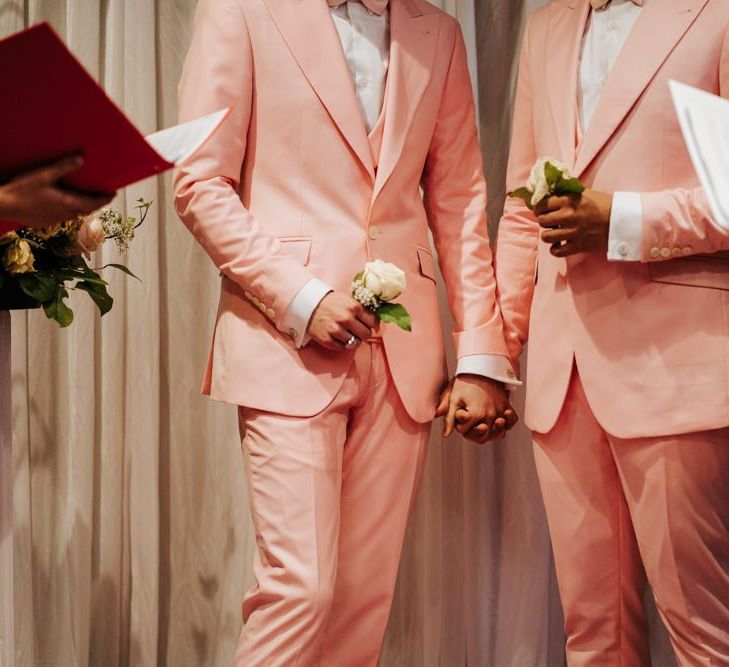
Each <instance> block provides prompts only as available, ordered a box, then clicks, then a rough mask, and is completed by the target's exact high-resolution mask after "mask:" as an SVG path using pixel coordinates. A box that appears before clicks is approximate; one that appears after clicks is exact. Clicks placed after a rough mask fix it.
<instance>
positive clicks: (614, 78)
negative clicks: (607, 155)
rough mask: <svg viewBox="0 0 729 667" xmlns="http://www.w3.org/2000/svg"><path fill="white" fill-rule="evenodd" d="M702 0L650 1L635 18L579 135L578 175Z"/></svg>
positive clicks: (631, 104)
mask: <svg viewBox="0 0 729 667" xmlns="http://www.w3.org/2000/svg"><path fill="white" fill-rule="evenodd" d="M707 2H708V0H652V1H651V2H648V3H646V6H645V9H644V10H643V11H642V13H641V15H640V17H639V18H638V21H637V23H636V24H635V27H634V28H633V31H632V32H631V34H630V36H629V37H628V41H627V42H626V44H625V47H624V48H623V50H622V52H621V54H620V56H619V58H618V61H617V62H616V63H615V67H613V70H612V72H610V76H609V77H608V81H607V84H606V86H605V90H604V91H603V93H602V96H601V97H600V102H599V104H598V106H597V109H596V110H595V115H594V117H593V119H592V122H591V123H590V127H589V128H587V130H586V132H585V137H584V140H583V141H582V144H581V145H580V149H579V151H578V155H577V162H576V164H575V173H577V174H582V173H583V172H584V171H585V169H587V167H589V166H590V163H591V162H592V161H593V160H594V159H595V158H596V157H597V155H598V154H599V153H600V151H601V150H602V148H603V147H604V146H605V144H607V142H608V141H610V138H611V137H612V136H613V134H615V132H616V130H617V129H618V128H619V127H620V125H621V123H622V122H623V120H624V119H625V117H626V116H627V115H628V114H629V113H630V111H631V110H632V109H633V107H634V106H635V104H636V102H637V101H638V100H639V99H640V96H641V95H642V94H643V91H644V90H645V89H646V88H647V87H648V85H649V84H650V82H651V81H652V80H653V78H654V77H655V75H656V73H657V72H658V70H659V69H660V68H661V65H663V63H664V62H665V61H666V59H667V58H668V56H669V55H670V54H671V52H672V51H673V50H674V49H675V48H676V45H677V44H678V43H679V42H680V41H681V38H682V37H683V36H684V35H685V34H686V31H687V30H688V29H689V28H690V27H691V25H692V24H693V22H694V21H695V20H696V18H697V17H698V16H699V14H700V13H701V10H702V9H703V8H704V6H705V5H706V3H707Z"/></svg>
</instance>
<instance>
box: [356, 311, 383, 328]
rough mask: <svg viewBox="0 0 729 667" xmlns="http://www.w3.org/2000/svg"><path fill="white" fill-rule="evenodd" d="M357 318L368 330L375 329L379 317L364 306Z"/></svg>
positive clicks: (357, 313) (358, 312)
mask: <svg viewBox="0 0 729 667" xmlns="http://www.w3.org/2000/svg"><path fill="white" fill-rule="evenodd" d="M356 317H357V319H358V320H359V321H360V322H362V324H363V325H364V326H366V327H367V328H368V329H374V328H375V327H376V326H377V321H378V320H377V315H375V314H374V313H373V312H372V311H371V310H367V308H365V307H364V306H360V308H359V310H358V311H357V312H356Z"/></svg>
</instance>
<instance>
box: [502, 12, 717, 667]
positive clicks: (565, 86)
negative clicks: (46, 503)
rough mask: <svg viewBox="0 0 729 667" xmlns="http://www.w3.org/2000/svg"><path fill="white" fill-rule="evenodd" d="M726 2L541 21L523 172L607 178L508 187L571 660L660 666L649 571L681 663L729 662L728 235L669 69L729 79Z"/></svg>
mask: <svg viewBox="0 0 729 667" xmlns="http://www.w3.org/2000/svg"><path fill="white" fill-rule="evenodd" d="M728 32H729V3H728V2H726V0H612V2H609V1H608V2H606V1H605V0H557V1H555V2H552V3H551V4H549V5H548V6H547V7H545V8H544V9H542V10H540V11H538V12H537V13H536V14H535V15H534V16H533V17H532V19H531V21H530V23H529V26H528V28H527V34H526V38H525V43H524V47H523V53H522V58H521V67H520V75H519V84H518V91H517V101H516V110H515V119H514V138H513V146H512V151H511V160H510V167H509V176H508V181H509V187H510V188H511V189H512V190H513V189H516V188H518V187H520V186H522V185H523V184H524V183H525V182H526V180H527V177H528V175H529V171H530V169H531V167H532V165H533V164H534V163H535V161H536V160H537V158H540V157H552V158H554V159H557V160H560V161H561V162H563V163H565V164H566V165H568V166H569V167H571V168H572V171H573V173H574V175H575V176H577V177H579V178H581V179H582V181H583V182H584V183H585V184H586V185H587V186H588V187H589V188H590V189H588V191H587V192H586V193H585V194H584V195H583V196H582V198H581V199H579V200H572V199H552V200H550V201H549V202H548V204H547V205H545V206H542V207H540V208H539V209H538V210H537V216H535V215H533V214H532V213H531V212H530V211H529V210H528V209H527V208H526V207H525V206H524V205H523V204H522V203H521V202H519V201H518V200H516V199H509V200H508V201H507V205H506V210H505V213H504V217H503V219H502V222H501V227H500V230H499V239H498V250H497V258H496V265H497V279H498V285H499V302H500V305H501V308H502V311H503V316H504V321H505V330H506V335H507V343H508V345H509V350H510V353H511V356H512V358H513V359H517V357H518V356H519V355H520V353H521V351H522V347H523V345H524V344H525V342H526V341H527V338H528V339H529V364H528V378H527V384H528V391H527V407H526V421H527V425H528V426H529V427H530V428H531V429H532V430H533V431H534V432H535V453H536V462H537V469H538V473H539V478H540V481H541V486H542V491H543V495H544V501H545V505H546V508H547V515H548V519H549V527H550V532H551V536H552V543H553V546H554V554H555V561H556V566H557V574H558V580H559V588H560V593H561V597H562V602H563V606H564V611H565V621H566V626H565V627H566V633H567V655H568V662H569V664H570V665H571V666H588V665H589V666H598V665H599V666H606V667H607V666H613V665H616V666H617V665H626V666H630V667H638V666H640V665H648V664H650V662H649V656H648V635H647V629H646V618H645V614H644V611H643V605H642V594H643V588H644V586H643V584H644V578H645V574H647V578H648V581H649V582H650V584H651V585H652V587H653V591H654V594H655V599H656V603H657V606H658V609H659V611H660V613H661V616H662V618H663V620H664V622H665V624H666V627H667V628H668V631H669V633H670V635H671V639H672V642H673V645H674V648H675V651H676V654H677V656H678V660H679V662H680V664H681V665H686V666H690V667H698V666H700V665H706V666H707V667H708V666H709V665H729V252H727V251H729V233H727V232H726V231H725V230H723V229H721V228H720V227H719V226H718V225H717V224H715V223H714V222H713V221H712V217H711V213H710V210H709V206H708V203H707V200H706V197H705V196H704V193H703V192H702V190H701V189H700V188H699V187H698V182H697V177H696V175H695V172H694V170H693V167H692V164H691V161H690V159H689V155H688V153H687V150H686V147H685V145H684V141H683V138H682V136H681V132H680V129H679V125H678V120H677V117H676V114H675V112H674V110H673V106H672V103H671V97H670V93H669V86H668V82H669V80H670V79H678V80H679V81H683V82H685V83H688V84H691V85H693V86H696V87H699V88H703V89H705V90H708V91H710V92H712V93H715V94H723V95H725V96H726V95H729V34H728Z"/></svg>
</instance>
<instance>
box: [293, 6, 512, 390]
mask: <svg viewBox="0 0 729 667" xmlns="http://www.w3.org/2000/svg"><path fill="white" fill-rule="evenodd" d="M330 13H331V16H332V20H333V21H334V25H335V27H336V29H337V33H338V34H339V39H340V41H341V43H342V50H343V51H344V57H345V59H346V61H347V65H348V66H349V71H350V72H351V74H352V80H353V82H354V87H355V92H356V94H357V102H358V104H359V108H360V111H361V112H362V118H363V120H364V123H365V127H366V128H367V131H368V132H371V131H372V129H373V128H374V127H375V125H376V124H377V121H378V120H379V118H380V114H381V113H382V106H383V103H384V97H385V87H386V84H387V73H388V67H389V61H390V20H389V10H388V11H385V12H384V13H383V14H382V15H378V14H373V13H372V12H370V11H369V10H368V9H367V8H366V7H365V6H364V5H363V4H362V3H360V2H346V3H344V4H342V5H340V6H339V7H332V8H330ZM354 273H356V267H355V268H353V271H352V275H354ZM332 291H333V290H332V288H331V287H330V286H329V285H327V284H326V283H324V282H322V281H321V280H318V279H316V278H313V279H312V280H310V281H309V282H308V283H307V284H306V285H304V287H302V288H301V290H300V291H299V292H298V294H297V295H296V296H295V297H294V299H293V301H292V302H291V305H290V306H289V308H288V310H287V311H286V313H285V315H284V318H283V320H282V323H281V330H282V331H284V332H286V333H291V334H295V335H294V336H293V338H294V341H295V343H296V345H297V347H303V346H304V345H306V344H307V343H308V342H309V337H308V335H307V334H306V331H307V329H308V327H309V322H310V321H311V317H312V315H313V314H314V311H315V310H316V308H317V306H318V305H319V303H320V302H321V300H322V299H323V298H324V297H325V296H326V295H327V294H329V292H332ZM464 373H470V374H474V375H483V376H486V377H489V378H492V379H494V380H499V381H502V382H505V383H508V384H520V383H519V382H518V381H517V380H516V379H515V374H514V371H513V369H512V366H511V363H510V362H509V359H508V358H507V357H502V356H499V355H490V354H476V355H469V356H466V357H463V358H461V359H459V360H458V367H457V369H456V374H457V375H462V374H464Z"/></svg>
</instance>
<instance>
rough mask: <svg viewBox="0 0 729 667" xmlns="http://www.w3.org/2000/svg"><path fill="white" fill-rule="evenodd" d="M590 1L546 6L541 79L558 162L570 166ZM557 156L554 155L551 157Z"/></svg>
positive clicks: (564, 0)
mask: <svg viewBox="0 0 729 667" xmlns="http://www.w3.org/2000/svg"><path fill="white" fill-rule="evenodd" d="M589 12H590V0H561V2H556V3H554V4H553V5H552V6H551V7H550V14H549V26H548V32H547V49H546V51H547V52H546V54H545V58H544V65H545V68H546V75H545V80H546V81H547V89H548V91H549V92H548V95H549V104H550V110H551V112H552V119H553V121H554V125H555V128H556V130H557V136H558V137H559V145H560V150H561V153H562V154H561V155H560V156H559V157H560V159H561V160H562V161H563V162H564V163H565V164H568V165H570V166H572V165H573V164H574V161H575V154H576V151H577V137H576V129H577V127H578V123H579V120H578V118H577V85H578V83H577V79H578V73H579V64H580V53H581V50H582V41H583V37H584V34H585V28H586V27H587V17H588V15H589ZM555 157H557V156H555Z"/></svg>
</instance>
